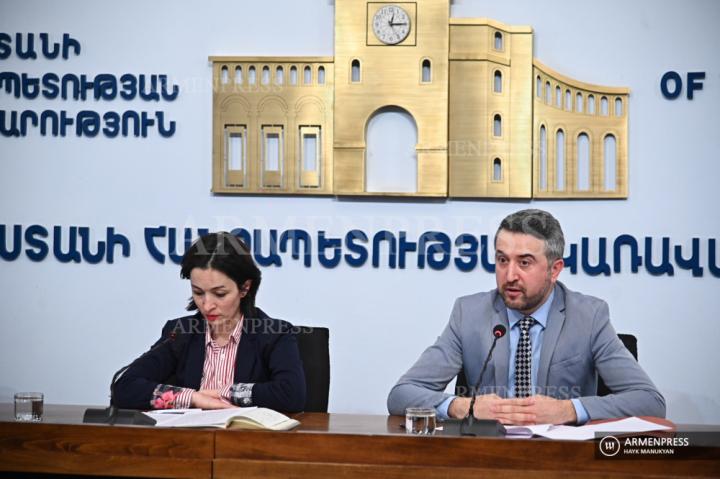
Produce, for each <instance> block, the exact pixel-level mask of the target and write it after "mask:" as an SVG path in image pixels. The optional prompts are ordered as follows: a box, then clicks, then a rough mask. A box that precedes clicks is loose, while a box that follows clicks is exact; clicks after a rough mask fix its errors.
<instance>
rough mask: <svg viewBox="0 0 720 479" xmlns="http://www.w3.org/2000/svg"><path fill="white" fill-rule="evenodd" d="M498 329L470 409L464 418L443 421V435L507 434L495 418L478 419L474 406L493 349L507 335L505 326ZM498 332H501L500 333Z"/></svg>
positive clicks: (498, 435)
mask: <svg viewBox="0 0 720 479" xmlns="http://www.w3.org/2000/svg"><path fill="white" fill-rule="evenodd" d="M499 327H500V328H502V329H501V330H498V329H497V328H498V326H496V327H495V331H493V335H494V338H493V342H492V345H491V346H490V351H489V352H488V355H487V357H486V358H485V362H484V363H483V366H482V369H481V370H480V377H478V380H477V383H476V384H475V387H474V388H473V394H472V398H471V399H470V410H469V411H468V413H467V416H465V417H464V418H463V419H448V420H446V421H443V435H444V436H475V437H502V436H504V435H505V427H504V426H503V425H502V424H500V422H499V421H497V420H495V419H477V418H475V415H474V414H473V408H474V407H475V400H476V399H477V390H478V388H479V387H480V383H481V382H482V378H483V374H485V369H487V365H488V363H489V362H490V358H491V357H492V353H493V350H494V349H495V344H497V340H498V339H500V338H502V337H503V336H504V335H505V328H504V327H502V326H499ZM498 332H499V333H500V334H498Z"/></svg>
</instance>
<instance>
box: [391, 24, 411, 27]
mask: <svg viewBox="0 0 720 479" xmlns="http://www.w3.org/2000/svg"><path fill="white" fill-rule="evenodd" d="M396 25H407V23H390V26H391V27H394V26H396Z"/></svg>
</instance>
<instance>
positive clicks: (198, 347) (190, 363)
mask: <svg viewBox="0 0 720 479" xmlns="http://www.w3.org/2000/svg"><path fill="white" fill-rule="evenodd" d="M191 321H197V323H193V324H197V325H198V333H195V334H193V337H192V340H191V341H190V344H189V345H188V353H187V363H186V364H187V378H188V381H189V383H190V385H191V387H192V388H193V389H200V383H201V382H202V373H203V367H204V366H205V328H206V327H207V324H206V323H205V320H204V319H198V318H192V319H191Z"/></svg>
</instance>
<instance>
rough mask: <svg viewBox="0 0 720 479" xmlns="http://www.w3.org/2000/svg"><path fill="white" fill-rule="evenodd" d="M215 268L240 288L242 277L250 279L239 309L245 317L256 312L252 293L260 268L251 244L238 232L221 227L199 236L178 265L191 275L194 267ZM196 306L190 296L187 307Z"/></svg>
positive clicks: (188, 308)
mask: <svg viewBox="0 0 720 479" xmlns="http://www.w3.org/2000/svg"><path fill="white" fill-rule="evenodd" d="M195 268H200V269H214V270H217V271H220V272H221V273H223V274H225V275H226V276H227V277H228V278H230V279H232V280H233V281H234V282H235V284H237V287H238V289H239V290H242V288H243V284H244V283H245V281H247V280H250V289H249V290H248V292H247V294H246V295H245V297H243V298H242V299H241V300H240V310H241V311H242V313H243V315H244V316H245V317H246V318H253V317H255V316H256V311H255V295H256V294H257V290H258V287H259V286H260V279H261V277H260V276H261V274H260V269H258V267H257V266H256V265H255V262H254V261H253V259H252V255H251V254H250V248H248V246H247V245H246V244H245V243H244V242H243V241H242V240H241V239H240V238H238V237H237V236H234V235H232V234H230V233H226V232H224V231H221V232H218V233H210V234H207V235H205V236H201V237H200V238H199V239H198V240H196V241H195V242H194V243H193V244H192V246H190V248H189V249H188V250H187V251H186V252H185V255H184V256H183V259H182V265H181V267H180V277H181V278H184V279H190V272H191V271H192V270H193V269H195ZM197 309H198V307H197V305H196V304H195V301H194V300H193V299H192V298H190V303H189V304H188V305H187V310H188V311H195V310H197Z"/></svg>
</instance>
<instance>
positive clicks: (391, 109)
mask: <svg viewBox="0 0 720 479" xmlns="http://www.w3.org/2000/svg"><path fill="white" fill-rule="evenodd" d="M417 144H418V127H417V122H416V120H415V117H414V116H413V114H412V113H411V112H410V111H408V110H407V109H405V108H403V107H400V106H396V105H387V106H383V107H381V108H378V109H377V110H375V111H374V112H373V113H372V114H371V115H370V116H368V119H367V121H366V123H365V191H368V192H393V193H414V192H417V172H418V167H417V151H416V148H417Z"/></svg>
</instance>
